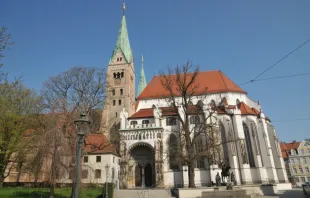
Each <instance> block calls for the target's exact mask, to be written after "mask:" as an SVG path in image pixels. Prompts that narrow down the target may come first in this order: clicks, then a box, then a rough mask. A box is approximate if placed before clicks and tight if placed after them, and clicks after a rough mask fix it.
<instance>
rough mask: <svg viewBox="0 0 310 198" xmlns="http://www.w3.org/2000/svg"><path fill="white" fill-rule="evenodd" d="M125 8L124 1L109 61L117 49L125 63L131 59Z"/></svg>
mask: <svg viewBox="0 0 310 198" xmlns="http://www.w3.org/2000/svg"><path fill="white" fill-rule="evenodd" d="M125 9H126V7H125V3H123V16H122V22H121V26H120V29H119V33H118V37H117V42H116V46H115V48H114V50H113V53H112V56H111V58H110V63H111V61H112V60H113V59H114V57H115V55H116V53H117V52H118V51H121V53H122V54H123V55H124V57H125V59H126V62H127V63H130V62H131V61H132V52H131V48H130V43H129V38H128V31H127V25H126V17H125Z"/></svg>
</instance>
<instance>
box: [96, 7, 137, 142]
mask: <svg viewBox="0 0 310 198" xmlns="http://www.w3.org/2000/svg"><path fill="white" fill-rule="evenodd" d="M106 96H107V98H106V101H105V104H104V111H103V115H102V119H101V129H100V130H101V132H103V133H104V134H105V135H106V137H107V138H108V139H110V140H111V139H112V135H114V133H118V128H119V127H118V125H119V121H120V118H119V117H120V112H121V111H122V109H123V108H125V109H126V111H127V112H128V114H129V116H130V115H132V114H133V113H134V105H135V72H134V62H133V54H132V50H131V48H130V43H129V38H128V31H127V25H126V16H125V3H124V4H123V16H122V21H121V25H120V29H119V33H118V37H117V41H116V46H115V48H114V50H113V53H112V56H111V58H110V61H109V64H108V68H107V89H106ZM115 135H116V134H115ZM112 142H113V141H112Z"/></svg>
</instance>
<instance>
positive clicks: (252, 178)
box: [121, 93, 287, 187]
mask: <svg viewBox="0 0 310 198" xmlns="http://www.w3.org/2000/svg"><path fill="white" fill-rule="evenodd" d="M223 97H226V99H227V102H228V104H229V105H236V101H237V100H239V101H240V102H244V103H245V104H247V105H248V106H249V107H254V108H256V109H257V110H260V105H259V104H257V103H256V102H254V101H252V100H251V99H249V98H248V97H247V95H246V94H242V93H225V94H210V95H207V96H202V97H196V98H194V99H193V104H194V105H195V104H196V103H197V102H198V101H199V100H202V101H203V103H204V104H209V103H210V102H211V100H214V101H215V102H216V103H219V102H220V101H221V99H222V98H223ZM177 100H178V99H177ZM153 105H155V107H157V108H158V107H167V103H166V100H164V99H151V100H141V101H139V104H138V108H137V111H139V110H140V109H145V108H152V107H153ZM206 107H208V106H207V105H206ZM231 112H232V115H220V114H219V115H217V118H218V120H219V122H221V123H222V124H223V126H224V128H225V135H226V139H227V140H228V139H229V132H228V131H230V130H231V132H232V134H233V139H234V140H235V141H234V142H233V144H232V143H231V144H229V145H228V148H229V156H228V157H229V162H230V166H231V170H230V171H233V172H234V174H235V178H236V181H237V183H238V184H253V183H270V182H271V183H278V182H279V180H281V181H284V180H285V181H287V179H285V175H284V173H285V168H284V163H283V159H282V158H281V157H280V156H278V154H277V150H275V149H276V147H272V146H273V145H274V143H273V141H274V139H273V136H270V134H269V132H268V123H267V122H266V120H265V116H264V114H261V118H257V116H253V115H241V112H240V110H239V109H233V110H231ZM205 113H207V111H206V112H205ZM146 119H149V120H150V123H152V124H154V125H153V127H155V128H156V127H158V128H162V130H163V137H162V140H163V159H164V162H163V173H164V185H165V186H167V187H168V186H172V185H177V184H179V183H180V182H182V183H184V185H185V186H186V185H187V184H188V176H187V173H186V174H184V173H185V172H184V170H183V173H182V172H181V171H172V170H170V169H169V158H168V154H167V151H168V148H169V137H170V135H171V134H173V133H174V134H177V133H179V131H180V126H179V123H178V125H177V126H166V119H165V117H162V118H161V119H159V120H160V123H157V124H155V123H156V122H155V121H154V119H153V120H152V119H150V118H146ZM132 120H136V121H137V122H138V125H141V124H142V120H144V118H139V119H130V121H132ZM243 123H246V124H247V126H248V128H249V133H250V139H251V144H252V150H253V158H254V162H255V166H254V167H250V165H249V164H247V163H244V162H243V161H242V155H241V150H240V149H241V147H240V140H245V134H244V129H243ZM128 124H129V123H128ZM252 125H254V126H255V128H256V135H257V136H256V139H255V138H254V136H253V134H254V131H253V130H254V129H252ZM128 127H130V126H127V127H126V128H128ZM124 130H127V129H121V133H122V132H123V131H124ZM135 130H136V131H143V130H145V129H143V126H142V127H141V128H140V127H139V128H135ZM273 134H274V132H273ZM143 141H145V140H141V142H143ZM135 142H139V141H135ZM148 143H149V144H150V145H152V146H153V147H154V143H153V144H152V143H151V142H148ZM130 145H132V144H130ZM128 146H129V145H127V147H128ZM128 148H129V147H128ZM232 148H234V152H233V151H232ZM206 164H207V163H206ZM213 166H214V165H213ZM213 166H212V167H209V166H207V167H206V169H195V183H196V185H197V186H202V185H206V184H210V182H211V181H213V180H214V181H213V182H215V174H216V173H217V172H219V173H220V172H221V170H220V169H218V168H216V167H213ZM286 178H287V177H286Z"/></svg>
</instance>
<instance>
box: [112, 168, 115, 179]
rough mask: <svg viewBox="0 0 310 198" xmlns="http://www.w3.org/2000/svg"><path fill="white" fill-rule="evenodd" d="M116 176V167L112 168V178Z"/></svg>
mask: <svg viewBox="0 0 310 198" xmlns="http://www.w3.org/2000/svg"><path fill="white" fill-rule="evenodd" d="M114 177H115V171H114V168H112V180H113V179H114Z"/></svg>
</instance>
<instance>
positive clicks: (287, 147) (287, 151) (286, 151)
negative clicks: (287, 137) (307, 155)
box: [280, 142, 300, 158]
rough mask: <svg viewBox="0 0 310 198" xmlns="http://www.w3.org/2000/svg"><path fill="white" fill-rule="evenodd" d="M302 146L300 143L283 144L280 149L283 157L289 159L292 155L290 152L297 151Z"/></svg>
mask: <svg viewBox="0 0 310 198" xmlns="http://www.w3.org/2000/svg"><path fill="white" fill-rule="evenodd" d="M299 145H300V142H289V143H285V142H281V143H280V147H281V152H282V157H283V158H288V155H287V154H290V151H291V150H292V149H297V148H298V147H299Z"/></svg>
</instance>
